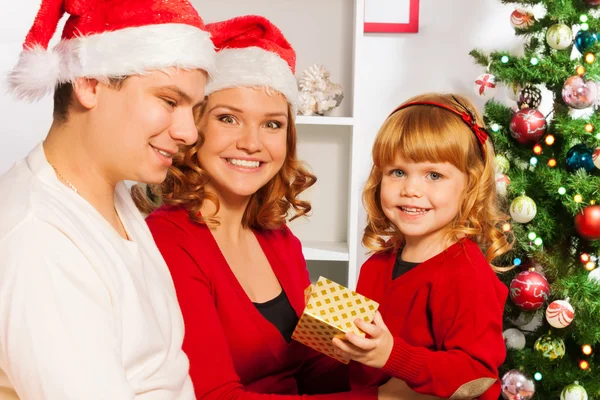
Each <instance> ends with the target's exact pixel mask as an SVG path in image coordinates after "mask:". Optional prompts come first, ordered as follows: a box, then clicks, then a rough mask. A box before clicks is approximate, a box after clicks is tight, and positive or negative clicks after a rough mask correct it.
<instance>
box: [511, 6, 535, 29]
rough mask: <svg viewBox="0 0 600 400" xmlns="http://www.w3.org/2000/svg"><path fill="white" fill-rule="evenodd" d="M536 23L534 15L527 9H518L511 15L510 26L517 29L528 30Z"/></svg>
mask: <svg viewBox="0 0 600 400" xmlns="http://www.w3.org/2000/svg"><path fill="white" fill-rule="evenodd" d="M534 23H535V17H534V16H533V14H532V13H531V12H529V11H527V10H525V9H522V8H517V9H516V10H515V11H513V12H512V13H511V14H510V24H511V25H512V27H513V28H515V29H528V28H531V27H532V26H533V24H534Z"/></svg>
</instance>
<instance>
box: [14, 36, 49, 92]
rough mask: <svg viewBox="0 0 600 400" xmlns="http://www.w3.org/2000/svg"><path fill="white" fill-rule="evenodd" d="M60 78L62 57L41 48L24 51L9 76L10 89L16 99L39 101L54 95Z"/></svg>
mask: <svg viewBox="0 0 600 400" xmlns="http://www.w3.org/2000/svg"><path fill="white" fill-rule="evenodd" d="M59 77H60V56H59V55H58V54H56V53H55V52H53V51H48V50H46V49H44V48H42V47H40V46H36V47H33V48H31V49H27V50H23V52H21V55H20V56H19V61H18V62H17V65H16V66H15V68H14V69H13V70H12V71H11V72H10V73H9V74H8V89H9V91H10V92H11V93H12V94H13V95H14V96H16V97H18V98H20V99H24V100H28V101H33V100H38V99H40V98H42V97H44V96H45V95H47V94H49V93H52V92H53V91H54V88H55V87H56V84H57V83H58V79H59Z"/></svg>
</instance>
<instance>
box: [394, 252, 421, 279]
mask: <svg viewBox="0 0 600 400" xmlns="http://www.w3.org/2000/svg"><path fill="white" fill-rule="evenodd" d="M419 264H421V263H414V262H408V261H404V260H403V259H402V250H399V251H398V255H397V256H396V261H395V262H394V271H393V272H392V280H393V279H396V278H398V277H400V276H402V275H404V274H405V273H407V272H408V271H410V270H411V269H413V268H414V267H416V266H417V265H419Z"/></svg>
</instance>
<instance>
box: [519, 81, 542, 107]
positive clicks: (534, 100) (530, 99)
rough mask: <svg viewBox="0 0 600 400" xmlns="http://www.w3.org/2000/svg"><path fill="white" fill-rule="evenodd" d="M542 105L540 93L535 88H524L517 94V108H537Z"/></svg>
mask: <svg viewBox="0 0 600 400" xmlns="http://www.w3.org/2000/svg"><path fill="white" fill-rule="evenodd" d="M541 103H542V91H541V90H540V89H538V88H537V87H535V86H526V87H524V88H523V90H521V93H519V99H518V100H517V105H518V106H519V108H521V109H523V108H538V107H539V106H540V104H541Z"/></svg>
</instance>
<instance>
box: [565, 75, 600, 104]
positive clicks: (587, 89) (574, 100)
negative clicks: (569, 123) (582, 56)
mask: <svg viewBox="0 0 600 400" xmlns="http://www.w3.org/2000/svg"><path fill="white" fill-rule="evenodd" d="M597 98H598V85H596V82H594V81H591V80H587V79H585V78H583V77H581V76H579V75H573V76H572V77H570V78H569V79H567V80H566V81H565V84H564V85H563V89H562V99H563V101H564V102H565V103H566V104H567V105H568V106H569V107H571V108H575V109H577V110H581V109H583V108H588V107H590V106H591V105H593V104H594V103H595V102H596V99H597Z"/></svg>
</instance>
